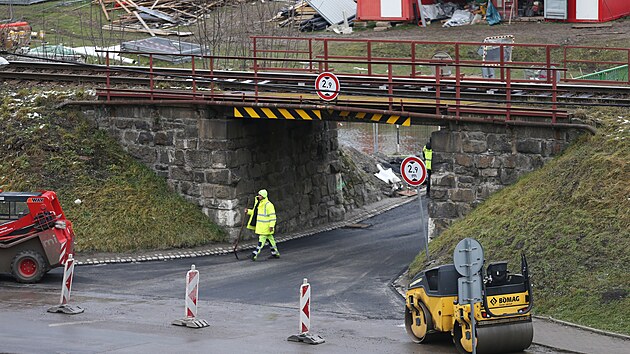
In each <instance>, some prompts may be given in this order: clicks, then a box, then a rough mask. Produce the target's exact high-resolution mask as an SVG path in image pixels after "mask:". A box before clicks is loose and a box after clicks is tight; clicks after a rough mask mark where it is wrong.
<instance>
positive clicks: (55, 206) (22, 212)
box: [0, 190, 74, 283]
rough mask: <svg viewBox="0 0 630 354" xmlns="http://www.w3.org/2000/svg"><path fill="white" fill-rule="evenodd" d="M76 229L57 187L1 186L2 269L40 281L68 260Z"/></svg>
mask: <svg viewBox="0 0 630 354" xmlns="http://www.w3.org/2000/svg"><path fill="white" fill-rule="evenodd" d="M73 248H74V231H73V230H72V223H71V222H70V220H68V219H66V216H65V214H64V212H63V210H62V209H61V205H60V204H59V199H58V198H57V194H55V192H53V191H42V192H36V193H30V192H3V191H1V190H0V273H11V274H12V275H13V277H14V278H15V279H16V280H17V281H18V282H21V283H34V282H37V281H39V280H40V279H41V278H42V277H43V276H44V274H46V272H48V271H49V270H51V269H53V268H55V267H59V266H62V265H63V264H65V262H66V259H67V258H68V255H69V254H70V253H72V252H73Z"/></svg>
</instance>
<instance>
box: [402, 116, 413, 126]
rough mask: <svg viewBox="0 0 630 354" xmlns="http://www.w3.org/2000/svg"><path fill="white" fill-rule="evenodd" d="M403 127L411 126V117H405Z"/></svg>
mask: <svg viewBox="0 0 630 354" xmlns="http://www.w3.org/2000/svg"><path fill="white" fill-rule="evenodd" d="M402 126H403V127H410V126H411V118H407V119H405V122H404V123H403V124H402Z"/></svg>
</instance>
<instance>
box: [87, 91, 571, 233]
mask: <svg viewBox="0 0 630 354" xmlns="http://www.w3.org/2000/svg"><path fill="white" fill-rule="evenodd" d="M82 110H83V111H84V112H85V113H86V114H88V116H90V117H91V119H93V120H94V121H95V122H96V124H97V125H98V127H99V128H101V129H105V130H107V131H109V132H110V133H111V135H112V136H113V137H115V138H116V139H117V140H118V141H119V142H120V144H121V145H122V146H123V147H124V148H125V149H126V150H127V151H128V152H129V153H130V154H131V155H133V156H134V157H136V158H137V159H139V160H141V161H142V162H143V163H144V164H146V165H147V166H148V167H150V168H151V169H153V170H154V171H155V173H156V174H158V175H159V176H162V177H164V178H165V179H166V180H167V181H168V184H169V185H170V186H171V187H172V188H173V189H174V190H175V191H177V192H178V193H180V194H181V195H182V196H183V197H185V198H186V199H187V200H189V201H190V202H191V203H194V204H196V205H198V206H199V207H200V208H201V209H202V210H203V212H204V213H205V214H206V215H208V216H209V217H210V218H211V219H212V220H213V221H214V222H216V223H217V224H219V225H221V226H223V227H224V228H225V229H226V230H227V231H228V233H229V234H230V236H231V237H232V238H235V237H236V235H237V234H238V231H239V229H240V225H241V222H242V219H241V218H242V217H243V209H244V208H245V207H246V206H248V207H251V205H252V204H253V202H254V195H255V193H256V191H258V190H259V189H261V188H266V189H267V190H268V191H269V196H270V200H272V201H273V202H274V203H275V204H276V205H277V209H278V214H279V225H278V230H279V231H278V232H279V233H283V232H291V231H296V230H300V229H303V228H309V227H311V226H316V225H319V224H323V223H328V222H331V221H339V220H342V219H343V218H344V215H345V213H346V212H347V211H349V210H352V209H354V208H358V207H361V206H363V205H365V204H367V203H370V202H373V201H376V200H378V199H380V198H382V193H381V191H379V190H376V189H374V188H371V187H370V185H369V184H368V183H366V179H365V178H364V177H361V176H360V175H359V174H357V173H356V171H355V170H356V169H355V168H353V166H352V162H351V161H346V160H345V159H344V158H343V157H342V156H341V155H340V153H339V146H338V142H337V128H336V123H335V122H333V121H321V120H312V121H304V120H302V121H299V120H296V121H294V120H262V119H236V118H230V117H226V115H225V113H224V112H223V111H221V110H220V109H216V108H213V107H212V106H194V105H185V104H175V103H173V104H169V105H160V104H150V103H148V104H137V105H133V104H125V105H115V104H112V105H100V104H98V103H96V104H94V105H92V106H85V105H83V106H82ZM435 123H436V122H433V124H435ZM439 126H440V129H439V130H437V131H435V132H434V133H433V134H432V138H431V139H432V145H433V151H434V154H433V177H432V189H431V196H430V198H431V199H430V202H429V217H430V220H429V236H430V237H435V236H437V235H439V234H440V233H441V232H442V231H444V230H445V229H446V228H447V227H448V226H449V225H450V224H451V223H452V222H454V221H455V220H457V219H459V218H461V217H463V216H465V215H466V214H467V213H468V212H470V211H471V210H472V209H473V208H474V207H475V206H477V205H479V204H480V203H482V202H483V201H484V200H485V199H486V198H488V196H490V195H491V194H492V193H494V192H496V191H497V190H499V189H501V188H503V187H505V186H507V185H510V184H513V183H515V182H516V181H517V180H518V178H519V177H521V176H522V175H524V174H526V173H528V172H531V171H533V170H535V169H537V168H539V167H541V166H542V165H544V164H545V163H546V162H547V161H549V160H550V159H552V158H553V157H554V156H556V155H557V154H559V153H560V152H562V151H563V149H564V148H565V147H566V146H567V145H568V144H569V143H570V142H571V141H573V140H574V139H575V138H576V137H577V136H578V135H579V134H580V133H581V131H579V130H577V129H571V128H567V127H566V126H565V127H563V128H552V127H548V126H539V127H537V126H520V125H508V124H501V125H496V124H485V123H475V122H474V121H442V122H439Z"/></svg>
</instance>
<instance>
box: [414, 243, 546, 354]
mask: <svg viewBox="0 0 630 354" xmlns="http://www.w3.org/2000/svg"><path fill="white" fill-rule="evenodd" d="M480 273H481V274H480V276H481V277H482V279H483V281H482V283H483V285H481V286H482V290H481V301H479V302H476V303H474V304H472V306H471V304H470V303H466V302H465V301H463V300H461V299H458V281H460V283H461V280H460V278H461V275H460V274H459V273H458V272H457V269H456V268H455V265H453V264H446V265H441V266H437V267H434V268H430V269H427V270H424V271H422V272H420V273H418V274H417V275H416V276H415V277H414V278H413V280H412V281H411V283H410V284H409V288H408V290H407V292H406V300H405V302H406V304H405V328H406V330H407V334H408V335H409V336H410V337H411V339H412V340H413V341H414V342H416V343H427V342H429V341H431V340H434V339H436V338H437V337H444V336H445V334H447V333H450V334H451V336H452V338H453V342H454V343H455V346H456V347H457V350H458V351H459V352H460V353H472V352H473V343H475V346H476V348H475V349H476V350H475V352H476V353H479V354H491V353H511V352H519V351H522V350H524V349H527V348H528V347H529V346H530V345H531V343H532V339H533V337H534V329H533V326H532V317H531V314H530V310H531V308H532V305H533V299H532V289H531V284H530V281H529V275H528V269H527V260H526V258H525V255H524V254H523V255H521V274H510V272H509V271H508V269H507V262H496V263H490V264H489V265H488V267H487V270H486V271H485V272H484V271H483V269H481V271H480ZM471 307H472V308H474V321H473V320H472V317H471V315H470V313H471ZM473 328H474V329H475V331H474V332H475V333H474V334H475V338H474V339H473V330H472V329H473Z"/></svg>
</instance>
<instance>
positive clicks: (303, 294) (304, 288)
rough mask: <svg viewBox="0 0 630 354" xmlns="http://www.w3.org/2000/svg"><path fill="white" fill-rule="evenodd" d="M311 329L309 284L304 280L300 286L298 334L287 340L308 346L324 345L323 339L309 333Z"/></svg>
mask: <svg viewBox="0 0 630 354" xmlns="http://www.w3.org/2000/svg"><path fill="white" fill-rule="evenodd" d="M310 328H311V284H309V283H308V280H307V279H306V278H304V282H303V283H302V285H301V286H300V334H295V335H292V336H290V337H289V338H287V340H288V341H291V342H303V343H308V344H321V343H324V342H325V341H324V338H322V337H321V336H319V335H314V334H311V333H309V331H310Z"/></svg>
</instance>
